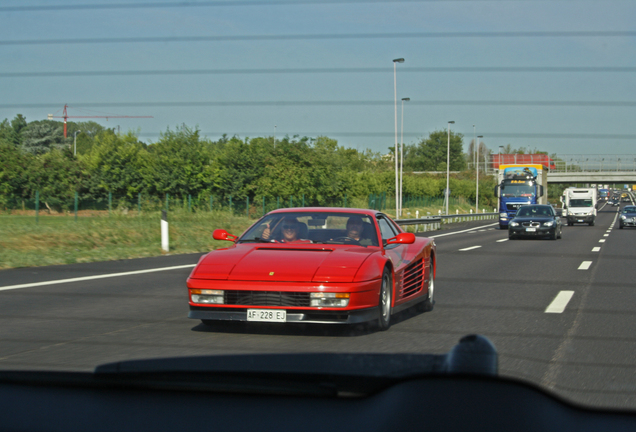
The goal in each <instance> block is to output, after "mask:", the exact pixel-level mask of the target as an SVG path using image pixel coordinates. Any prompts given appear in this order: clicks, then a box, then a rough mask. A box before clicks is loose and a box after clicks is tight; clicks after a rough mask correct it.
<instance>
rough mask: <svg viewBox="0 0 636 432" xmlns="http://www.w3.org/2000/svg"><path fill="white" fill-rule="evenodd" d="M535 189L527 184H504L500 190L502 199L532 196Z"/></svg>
mask: <svg viewBox="0 0 636 432" xmlns="http://www.w3.org/2000/svg"><path fill="white" fill-rule="evenodd" d="M534 190H535V187H534V186H532V185H527V184H504V187H502V188H501V196H503V197H529V196H533V195H534Z"/></svg>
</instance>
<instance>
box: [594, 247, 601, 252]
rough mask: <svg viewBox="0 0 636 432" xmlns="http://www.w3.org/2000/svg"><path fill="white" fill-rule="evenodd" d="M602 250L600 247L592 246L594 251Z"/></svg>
mask: <svg viewBox="0 0 636 432" xmlns="http://www.w3.org/2000/svg"><path fill="white" fill-rule="evenodd" d="M600 251H601V248H600V247H595V248H592V252H600Z"/></svg>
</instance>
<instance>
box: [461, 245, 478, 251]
mask: <svg viewBox="0 0 636 432" xmlns="http://www.w3.org/2000/svg"><path fill="white" fill-rule="evenodd" d="M480 247H481V246H471V247H469V248H464V249H460V251H461V252H463V251H469V250H473V249H479V248H480Z"/></svg>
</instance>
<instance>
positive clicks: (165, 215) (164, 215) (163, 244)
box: [161, 210, 170, 252]
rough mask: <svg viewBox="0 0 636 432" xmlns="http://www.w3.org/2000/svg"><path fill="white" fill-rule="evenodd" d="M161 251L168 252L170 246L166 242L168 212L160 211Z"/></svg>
mask: <svg viewBox="0 0 636 432" xmlns="http://www.w3.org/2000/svg"><path fill="white" fill-rule="evenodd" d="M161 249H163V250H164V251H166V252H168V251H169V249H170V245H169V242H168V212H167V211H165V210H161Z"/></svg>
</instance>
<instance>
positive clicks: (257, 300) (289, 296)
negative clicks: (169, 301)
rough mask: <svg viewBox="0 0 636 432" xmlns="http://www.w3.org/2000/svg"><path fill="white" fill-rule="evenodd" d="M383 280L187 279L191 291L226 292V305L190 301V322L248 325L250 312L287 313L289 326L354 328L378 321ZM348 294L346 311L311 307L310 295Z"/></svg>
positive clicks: (343, 308)
mask: <svg viewBox="0 0 636 432" xmlns="http://www.w3.org/2000/svg"><path fill="white" fill-rule="evenodd" d="M381 285H382V281H381V280H380V279H377V280H370V281H364V282H350V283H315V282H311V283H302V282H262V281H224V280H206V279H188V288H189V290H188V291H190V290H191V289H214V290H223V291H224V300H223V301H224V303H222V304H209V305H207V304H206V305H204V304H201V303H193V302H192V299H191V298H190V302H189V306H190V313H189V314H188V317H189V318H193V319H201V320H223V321H247V310H248V309H268V310H285V311H286V321H285V322H290V323H293V322H295V323H321V324H355V323H361V322H366V321H372V320H375V319H378V317H379V308H378V303H379V299H380V287H381ZM312 292H325V293H349V295H350V297H349V304H348V305H347V306H346V307H342V308H336V307H313V306H310V303H309V301H310V299H309V293H312Z"/></svg>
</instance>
